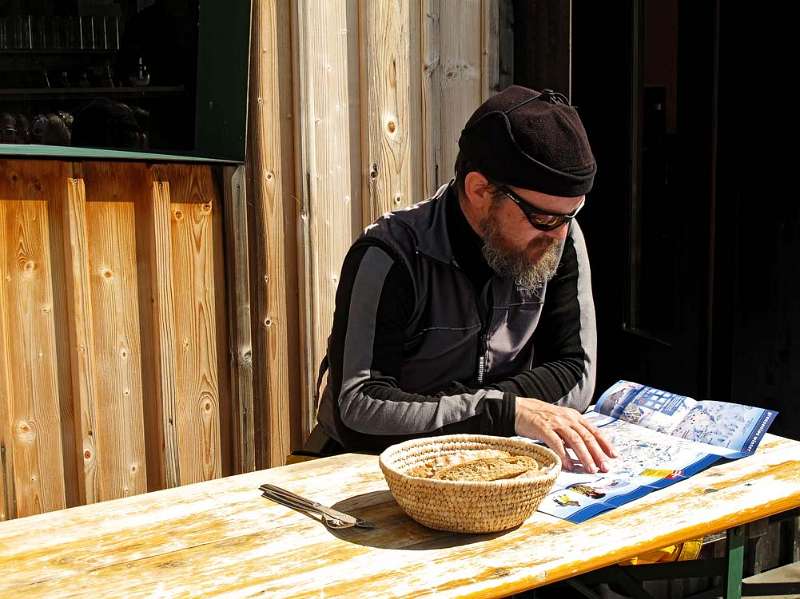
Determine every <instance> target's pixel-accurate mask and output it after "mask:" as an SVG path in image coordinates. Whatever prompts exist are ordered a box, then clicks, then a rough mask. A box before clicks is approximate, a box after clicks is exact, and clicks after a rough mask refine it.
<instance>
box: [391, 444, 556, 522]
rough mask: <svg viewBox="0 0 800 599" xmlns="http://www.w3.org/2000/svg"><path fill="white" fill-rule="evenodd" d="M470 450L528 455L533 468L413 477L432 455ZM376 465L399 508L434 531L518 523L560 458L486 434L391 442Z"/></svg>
mask: <svg viewBox="0 0 800 599" xmlns="http://www.w3.org/2000/svg"><path fill="white" fill-rule="evenodd" d="M474 450H500V451H505V452H508V453H509V454H511V455H512V456H530V457H533V458H535V460H536V461H537V462H538V463H539V469H538V471H533V473H532V474H528V475H521V476H518V477H516V478H504V479H500V480H489V481H484V480H442V479H437V478H423V477H421V476H419V475H417V476H413V475H411V474H409V472H411V471H414V472H417V473H419V472H420V471H421V470H420V468H423V469H424V466H425V465H426V464H430V463H431V461H433V460H436V459H437V458H443V459H444V461H445V462H446V460H447V458H446V457H445V456H457V455H458V454H459V453H464V452H471V451H474ZM379 463H380V467H381V470H382V471H383V475H384V476H385V477H386V481H387V483H388V484H389V490H390V491H391V492H392V495H394V498H395V500H397V503H398V504H399V505H400V507H401V508H402V509H403V511H405V512H406V513H407V514H408V515H409V516H411V517H412V518H413V519H414V520H416V521H417V522H419V523H420V524H424V525H425V526H428V527H430V528H435V529H437V530H447V531H452V532H464V533H485V532H496V531H500V530H506V529H509V528H513V527H515V526H518V525H519V524H522V522H524V521H525V520H526V519H527V518H528V517H529V516H530V515H531V514H532V513H533V512H534V510H535V509H536V508H537V507H538V505H539V503H540V502H541V501H542V499H543V498H544V496H545V495H547V493H548V492H549V491H550V488H551V487H552V486H553V483H554V482H555V479H556V477H557V476H558V473H559V471H560V470H561V460H560V459H559V458H558V456H557V455H556V454H555V453H554V452H553V451H551V450H550V449H547V448H546V447H542V446H540V445H535V444H533V443H530V442H528V441H524V440H521V439H514V438H506V437H493V436H489V435H442V436H439V437H426V438H422V439H413V440H411V441H405V442H403V443H398V444H397V445H392V446H391V447H389V448H388V449H386V450H385V451H384V452H383V453H381V455H380V460H379Z"/></svg>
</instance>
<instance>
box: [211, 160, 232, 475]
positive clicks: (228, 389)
mask: <svg viewBox="0 0 800 599" xmlns="http://www.w3.org/2000/svg"><path fill="white" fill-rule="evenodd" d="M206 173H207V174H208V175H210V178H211V180H212V181H213V183H214V193H213V198H212V210H211V236H212V240H213V243H214V246H213V248H212V250H211V255H212V257H213V261H212V268H213V277H214V278H213V289H214V308H215V313H214V318H215V322H216V338H217V372H218V376H217V384H218V388H219V389H218V392H219V404H218V413H219V448H220V451H219V454H220V469H219V473H218V474H217V476H230V475H231V474H234V473H235V472H234V470H233V468H234V466H233V458H234V453H235V452H236V449H235V448H234V431H233V422H234V420H235V418H234V416H233V411H234V397H233V396H234V393H233V387H232V384H233V364H232V362H233V352H234V348H235V347H236V346H235V345H231V339H230V330H231V324H230V322H229V314H230V312H229V308H228V305H229V303H230V301H231V299H233V290H232V289H230V288H229V287H228V285H227V277H226V274H225V271H226V264H225V250H226V248H225V224H224V222H223V221H224V219H225V218H227V215H226V214H225V207H224V198H225V182H224V180H223V169H222V168H221V167H208V168H206Z"/></svg>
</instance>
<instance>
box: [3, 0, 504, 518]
mask: <svg viewBox="0 0 800 599" xmlns="http://www.w3.org/2000/svg"><path fill="white" fill-rule="evenodd" d="M507 4H510V2H509V1H508V0H463V1H462V0H381V1H379V2H372V1H370V0H295V1H294V2H291V3H287V2H282V1H280V0H262V1H259V2H254V3H253V15H252V16H253V18H252V36H251V40H252V42H251V65H250V71H251V78H250V97H249V115H248V116H249V128H248V140H247V144H248V146H247V149H248V159H247V163H246V165H244V166H243V167H238V168H236V167H230V168H226V169H224V171H223V169H219V170H218V171H212V169H211V168H210V167H208V166H184V165H148V164H144V163H123V162H117V163H100V162H83V163H69V162H59V161H3V162H2V165H0V166H1V167H2V174H1V175H0V231H2V239H0V466H2V468H0V474H2V476H0V506H1V507H0V517H2V518H9V517H15V516H22V515H28V514H34V513H38V512H42V511H47V510H52V509H57V508H60V507H64V506H70V505H76V504H80V503H91V502H95V501H102V500H105V499H111V498H115V497H121V496H125V495H130V494H135V493H142V492H145V491H148V490H153V489H160V488H164V487H171V486H175V485H180V484H186V483H190V482H197V481H202V480H208V479H210V478H215V477H219V476H223V475H226V474H229V473H232V472H243V471H250V470H254V469H256V468H263V467H268V466H275V465H279V464H283V463H284V461H285V460H286V457H287V456H288V455H289V453H290V452H291V451H292V449H295V448H298V447H300V446H301V445H302V443H303V441H304V439H305V437H306V435H307V434H308V432H309V431H310V430H311V428H312V427H313V425H314V422H315V415H316V414H315V405H314V401H313V395H314V388H315V384H314V383H315V379H316V373H317V368H318V365H319V363H320V361H321V359H322V357H323V355H324V354H325V350H326V342H327V336H328V334H329V331H330V325H331V321H332V317H333V309H334V304H335V294H336V287H337V284H338V278H339V272H340V268H341V264H342V260H343V258H344V255H345V253H346V252H347V249H348V248H349V246H350V244H351V242H352V241H353V239H354V238H355V237H356V236H357V235H358V234H359V233H360V231H361V230H362V229H363V227H364V226H366V225H367V224H369V223H370V222H372V221H373V220H374V219H375V218H377V217H379V216H380V215H381V214H383V213H384V212H386V211H389V210H397V209H402V208H404V207H407V206H410V205H411V204H413V203H416V202H418V201H421V200H423V199H425V198H426V197H427V196H429V195H430V194H431V193H433V191H435V189H436V188H437V187H438V186H439V185H440V184H442V183H445V182H447V181H448V180H449V179H450V177H451V176H452V164H453V162H454V160H455V156H456V152H457V147H456V141H457V139H458V135H459V132H460V130H461V127H462V126H463V124H464V122H465V121H466V119H467V118H468V116H469V114H470V113H471V112H472V111H473V110H474V108H475V107H477V106H478V104H479V103H480V102H481V101H482V99H484V98H486V97H488V95H490V94H491V93H493V92H494V91H496V90H497V89H499V87H500V73H501V71H502V69H501V68H500V66H499V65H501V63H502V61H501V58H502V57H501V56H500V55H499V50H500V46H501V44H500V41H499V36H498V35H497V31H498V29H500V27H499V25H498V23H499V22H500V21H498V19H499V17H498V15H501V13H502V10H501V9H503V10H506V12H508V10H507V7H506V5H507ZM504 7H505V8H504ZM501 20H502V19H501ZM215 173H216V174H215ZM251 297H252V300H253V301H252V303H251Z"/></svg>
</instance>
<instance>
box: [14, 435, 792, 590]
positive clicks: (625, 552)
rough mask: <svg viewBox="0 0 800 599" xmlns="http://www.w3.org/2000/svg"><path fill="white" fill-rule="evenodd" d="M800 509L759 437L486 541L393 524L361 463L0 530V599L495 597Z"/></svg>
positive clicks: (785, 463) (241, 479)
mask: <svg viewBox="0 0 800 599" xmlns="http://www.w3.org/2000/svg"><path fill="white" fill-rule="evenodd" d="M263 482H272V483H275V484H278V485H281V486H284V487H286V488H288V489H290V490H292V491H295V492H297V493H300V494H303V495H306V496H310V497H314V498H315V499H317V500H318V501H320V502H322V503H327V504H336V506H337V507H339V508H341V509H345V510H347V511H350V512H352V513H355V514H357V515H361V516H363V517H366V518H368V519H370V520H372V521H373V522H375V523H376V524H377V525H378V528H377V529H376V530H373V531H369V530H359V529H346V530H343V531H335V533H334V532H333V531H329V530H327V529H325V528H324V527H323V526H322V525H321V524H319V523H318V522H316V521H314V520H312V519H311V518H309V517H307V516H304V515H302V514H299V513H297V512H294V511H292V510H289V509H287V508H284V507H283V506H279V505H277V504H274V503H272V502H270V501H268V500H266V499H263V498H261V497H260V494H259V492H258V490H257V487H258V485H259V484H261V483H263ZM798 505H800V443H797V442H795V441H790V440H787V439H782V438H780V437H775V436H772V435H768V436H767V437H766V438H765V440H764V442H763V443H762V446H761V448H760V449H759V451H758V453H757V454H756V455H755V456H753V457H750V458H746V459H743V460H737V461H735V462H730V463H725V464H721V465H719V466H716V467H713V468H711V469H709V470H707V471H705V472H703V473H701V474H699V475H697V476H695V477H692V478H691V479H689V480H687V481H683V482H681V483H678V484H675V485H673V486H671V487H668V488H667V489H663V490H661V491H658V492H655V493H652V494H650V495H648V496H647V497H644V498H642V499H640V500H638V501H635V502H633V503H631V504H628V505H626V506H623V507H621V508H618V509H616V510H613V511H611V512H609V513H607V514H603V515H601V516H598V517H596V518H593V519H592V520H589V521H588V522H585V523H583V524H579V525H576V524H571V523H569V522H566V521H563V520H559V519H556V518H553V517H551V516H547V515H545V514H541V513H536V514H534V515H533V516H532V517H531V518H530V519H528V520H527V521H526V522H525V523H524V524H523V525H522V526H520V527H519V528H517V529H515V530H512V531H507V532H505V533H497V534H493V535H455V534H451V533H444V532H438V531H433V530H429V529H427V528H425V527H423V526H420V525H418V524H416V523H415V522H413V521H412V520H410V519H409V518H408V517H406V516H405V515H404V514H403V513H402V512H401V511H400V509H399V508H398V506H397V504H396V503H395V502H394V500H393V499H392V497H391V495H390V494H389V492H388V490H387V487H386V483H385V481H384V480H383V476H382V475H381V473H380V470H379V468H378V465H377V458H376V457H374V456H366V455H356V454H347V455H342V456H336V457H333V458H326V459H322V460H314V461H310V462H304V463H301V464H295V465H292V466H286V467H283V468H276V469H272V470H264V471H260V472H254V473H249V474H243V475H239V476H234V477H229V478H226V479H219V480H214V481H208V482H204V483H198V484H194V485H188V486H185V487H180V488H175V489H169V490H165V491H159V492H155V493H150V494H147V495H140V496H136V497H130V498H125V499H120V500H115V501H109V502H105V503H102V504H96V505H93V506H83V507H77V508H72V509H69V510H64V511H61V512H53V513H50V514H43V515H39V516H32V517H29V518H22V519H19V520H14V521H9V522H5V523H2V524H0V595H5V594H16V595H18V596H22V594H23V593H24V594H25V596H26V598H27V597H38V596H48V595H54V594H57V595H58V596H61V597H64V596H78V595H86V594H87V593H89V592H91V593H95V594H100V595H104V594H112V593H113V594H114V595H117V596H145V595H161V594H165V595H170V596H171V595H197V594H212V593H216V594H220V595H224V596H249V595H253V594H265V595H267V596H271V597H272V596H274V597H283V596H286V597H288V596H292V597H310V596H321V595H322V594H324V596H326V597H333V596H348V595H351V596H359V597H369V596H374V597H388V596H393V597H411V596H415V597H419V596H426V595H433V594H436V595H440V596H445V597H450V596H452V597H456V596H459V597H469V596H471V597H478V596H480V597H486V596H498V595H504V594H509V593H513V592H517V591H520V590H522V589H526V588H532V587H535V586H540V585H542V584H546V583H550V582H554V581H557V580H561V579H564V578H568V577H571V576H574V575H576V574H579V573H582V572H586V571H590V570H592V569H596V568H600V567H603V566H606V565H609V564H613V563H616V562H617V561H619V560H621V559H625V558H628V557H632V556H634V555H636V554H638V553H640V552H643V551H647V550H649V549H654V548H657V547H660V546H663V545H668V544H671V543H673V542H677V541H680V540H684V539H687V538H692V537H698V536H701V535H703V534H708V533H711V532H716V531H720V530H724V529H726V528H728V527H730V526H734V525H738V524H741V523H744V522H748V521H752V520H757V519H759V518H762V517H765V516H768V515H771V514H773V513H777V512H780V511H783V510H786V509H791V508H793V507H796V506H798Z"/></svg>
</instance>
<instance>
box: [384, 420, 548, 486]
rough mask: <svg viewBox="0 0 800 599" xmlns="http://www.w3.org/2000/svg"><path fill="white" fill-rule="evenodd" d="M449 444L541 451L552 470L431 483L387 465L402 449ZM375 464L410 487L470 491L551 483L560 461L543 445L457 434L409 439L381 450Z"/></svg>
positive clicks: (495, 436)
mask: <svg viewBox="0 0 800 599" xmlns="http://www.w3.org/2000/svg"><path fill="white" fill-rule="evenodd" d="M453 441H467V442H468V441H474V442H477V443H486V444H487V445H491V444H493V443H494V444H498V443H499V442H502V443H504V444H505V443H508V442H511V444H518V445H519V446H520V447H524V448H531V447H535V448H536V450H535V451H542V452H544V453H545V454H546V455H548V456H549V457H550V458H552V460H553V464H552V466H550V467H549V468H548V469H547V470H546V471H545V472H542V473H540V474H538V475H536V476H529V477H525V478H503V479H499V480H442V479H434V478H421V477H418V476H411V475H409V474H406V473H405V472H401V471H400V470H398V469H397V468H395V467H394V466H392V465H390V464H388V463H387V461H388V459H389V458H390V457H391V456H393V455H394V454H396V453H398V452H401V451H403V450H404V449H408V448H412V447H415V446H417V445H428V444H431V445H436V444H437V443H446V442H453ZM378 464H379V465H380V467H381V470H383V471H384V473H385V472H386V471H388V472H390V473H391V474H392V475H393V476H398V477H401V478H403V479H406V480H409V481H413V484H418V485H419V484H421V485H431V486H435V487H439V488H447V487H464V486H466V487H473V488H476V489H478V488H486V487H491V488H498V487H516V486H527V485H531V484H537V483H540V482H541V481H542V480H546V479H550V478H552V479H555V478H557V477H558V474H559V472H560V471H561V458H559V457H558V454H557V453H556V452H554V451H553V450H552V449H550V448H549V447H545V446H543V445H539V444H535V445H532V444H530V443H528V442H527V441H523V440H520V439H514V438H512V437H500V436H498V435H479V434H474V435H473V434H468V433H458V434H453V435H438V436H431V437H420V438H417V439H409V440H408V441H402V442H400V443H396V444H394V445H391V446H389V447H387V448H386V449H384V450H383V451H382V452H381V454H380V455H379V456H378Z"/></svg>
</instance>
